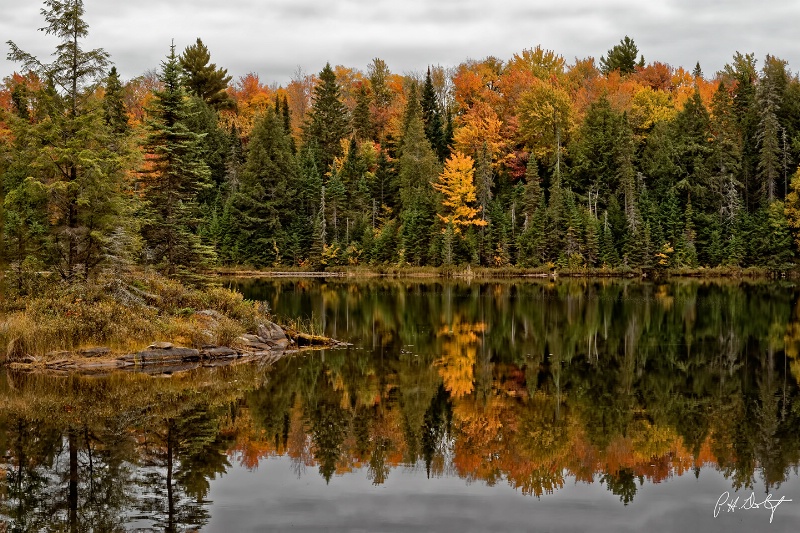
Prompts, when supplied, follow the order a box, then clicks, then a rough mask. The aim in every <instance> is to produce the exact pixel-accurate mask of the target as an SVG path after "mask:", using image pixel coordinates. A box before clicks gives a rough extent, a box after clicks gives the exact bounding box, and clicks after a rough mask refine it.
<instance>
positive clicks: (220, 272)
mask: <svg viewBox="0 0 800 533" xmlns="http://www.w3.org/2000/svg"><path fill="white" fill-rule="evenodd" d="M207 275H209V276H210V277H213V278H241V279H256V278H309V279H311V278H349V279H360V278H365V279H368V278H397V279H407V278H418V279H419V278H432V279H433V278H435V279H548V278H549V279H557V278H572V279H589V278H616V279H640V280H643V281H650V280H663V279H670V278H695V279H713V278H725V279H797V278H799V277H800V272H798V271H797V270H771V269H768V268H764V267H747V268H739V267H736V268H733V267H713V268H703V267H700V268H680V269H666V270H640V269H637V270H632V269H605V268H589V269H565V270H558V269H555V268H553V269H550V268H541V267H539V268H515V267H505V268H494V267H476V268H472V267H470V266H467V267H457V268H455V267H412V266H403V267H377V268H372V267H351V268H348V267H333V268H331V269H330V270H314V271H312V270H286V269H280V270H278V269H270V268H267V269H260V270H259V269H252V268H246V267H241V268H238V267H231V268H219V269H215V270H212V271H210V272H208V273H207Z"/></svg>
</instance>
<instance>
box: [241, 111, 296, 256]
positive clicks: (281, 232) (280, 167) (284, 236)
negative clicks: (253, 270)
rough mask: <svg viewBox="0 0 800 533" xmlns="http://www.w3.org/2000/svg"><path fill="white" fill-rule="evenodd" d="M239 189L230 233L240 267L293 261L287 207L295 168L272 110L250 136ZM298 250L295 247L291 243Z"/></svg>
mask: <svg viewBox="0 0 800 533" xmlns="http://www.w3.org/2000/svg"><path fill="white" fill-rule="evenodd" d="M241 179H242V185H241V188H240V190H239V192H237V193H236V194H234V195H232V196H231V200H230V204H231V208H232V212H233V214H234V216H233V219H232V220H231V229H230V231H231V233H233V234H234V235H236V236H237V242H238V246H237V247H238V249H239V251H240V253H241V254H242V257H240V258H239V261H240V262H246V263H248V264H251V265H255V266H264V265H273V264H280V263H283V262H285V261H286V259H287V257H288V258H290V261H291V262H293V261H294V259H295V255H296V250H294V249H293V248H292V232H291V231H289V227H290V225H291V221H292V220H293V219H295V218H297V213H296V212H295V210H294V208H293V207H292V205H291V200H292V199H293V198H295V196H296V194H295V191H296V188H297V185H298V182H299V169H298V167H297V162H296V159H295V158H294V156H293V155H292V153H291V146H290V143H289V136H288V135H287V134H286V131H285V130H284V126H283V119H282V117H281V116H280V115H278V114H276V113H275V112H274V111H272V109H270V110H269V111H267V113H266V114H265V115H263V116H261V117H260V118H259V119H258V120H257V122H256V124H255V126H254V127H253V131H252V133H251V135H250V143H249V144H248V147H247V160H246V162H245V164H244V168H243V170H242V178H241ZM294 246H295V247H296V246H298V243H294Z"/></svg>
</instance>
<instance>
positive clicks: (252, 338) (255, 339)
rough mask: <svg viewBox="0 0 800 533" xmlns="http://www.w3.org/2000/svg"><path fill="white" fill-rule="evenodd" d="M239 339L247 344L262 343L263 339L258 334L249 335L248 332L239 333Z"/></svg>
mask: <svg viewBox="0 0 800 533" xmlns="http://www.w3.org/2000/svg"><path fill="white" fill-rule="evenodd" d="M239 341H240V342H242V343H243V344H248V345H254V344H264V339H262V338H261V337H259V336H258V335H251V334H250V333H245V334H244V335H240V336H239Z"/></svg>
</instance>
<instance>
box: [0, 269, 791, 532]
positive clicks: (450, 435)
mask: <svg viewBox="0 0 800 533" xmlns="http://www.w3.org/2000/svg"><path fill="white" fill-rule="evenodd" d="M244 289H245V290H246V291H248V292H249V293H250V296H258V297H261V298H263V299H266V300H267V301H268V302H269V303H270V305H271V306H272V307H273V308H274V309H278V310H279V311H281V312H282V313H283V314H286V315H301V316H302V315H305V316H308V315H311V314H312V313H314V314H315V315H316V316H317V317H319V320H321V321H322V322H324V326H325V329H326V331H327V332H328V333H334V332H335V334H336V335H337V336H339V337H342V338H347V339H348V340H349V341H351V342H353V343H354V346H353V347H352V348H350V349H343V350H328V351H324V352H307V353H303V354H298V355H295V356H292V357H288V358H286V359H284V360H281V361H279V362H278V363H277V364H276V365H275V366H274V367H272V368H269V369H265V368H261V367H259V366H257V365H242V366H236V367H229V368H221V369H213V370H202V371H193V372H191V373H188V374H186V375H183V376H173V377H172V378H169V379H157V378H156V379H154V378H149V377H146V376H138V375H124V376H113V377H110V378H78V377H54V376H42V375H20V374H14V373H11V372H9V373H7V374H5V375H4V376H3V377H2V378H1V380H0V392H1V394H0V424H2V427H0V446H2V448H3V451H4V454H3V455H4V456H5V460H4V463H5V464H4V465H3V470H4V479H5V481H4V482H3V483H2V484H1V485H0V510H1V511H2V514H3V516H4V520H5V521H6V522H7V524H8V525H9V526H10V528H9V529H11V530H14V531H28V530H43V529H61V530H70V531H88V530H104V531H121V530H124V529H126V528H130V527H157V528H161V529H164V530H165V531H179V530H183V529H185V528H189V527H200V526H202V525H203V524H205V523H207V521H208V520H209V516H208V506H207V505H206V504H207V501H206V498H207V496H208V494H209V490H210V486H211V483H212V481H213V480H214V479H215V478H217V477H218V476H221V475H224V474H225V472H227V471H228V469H229V468H230V466H231V464H232V462H234V461H236V462H238V463H239V464H240V465H242V466H243V467H246V468H249V469H254V468H256V467H257V466H258V464H259V462H260V461H261V460H263V459H265V458H267V457H271V456H284V455H285V456H288V457H290V458H292V460H293V461H294V463H295V465H296V468H297V472H298V474H300V475H312V474H311V473H310V472H309V470H308V469H307V467H310V468H312V469H316V470H318V472H319V474H320V475H321V476H322V477H323V478H324V479H325V480H326V481H327V482H329V483H335V479H334V478H335V476H337V475H342V474H345V473H347V472H351V471H355V470H363V471H364V472H365V474H366V476H368V478H369V479H370V480H371V481H372V482H373V483H374V484H376V485H380V484H383V483H385V482H386V480H387V479H388V478H389V477H391V475H392V471H393V469H395V468H397V467H399V466H407V465H417V466H419V467H421V468H424V469H425V472H426V473H427V476H428V477H437V476H459V477H461V478H463V479H465V480H468V481H482V482H485V483H487V484H489V485H492V484H496V483H507V484H509V485H510V486H512V487H514V488H515V489H518V490H519V491H521V492H522V493H524V494H530V495H533V496H537V497H540V496H542V495H546V494H552V493H555V492H557V491H558V490H559V489H560V488H561V487H562V486H563V485H564V483H565V480H566V479H567V478H569V477H572V478H574V479H575V480H578V481H581V482H587V483H598V484H601V485H602V486H604V487H606V488H607V489H608V490H609V491H611V492H612V493H613V494H615V495H617V496H618V497H619V499H620V501H621V502H622V503H624V504H626V505H627V504H631V503H632V502H634V500H635V496H636V493H637V488H638V487H641V485H642V484H644V483H655V482H660V481H664V480H666V479H669V478H671V477H673V476H680V475H684V474H687V473H689V474H692V475H700V469H701V467H711V468H715V469H718V470H719V471H720V472H722V473H723V474H724V475H725V477H726V478H727V479H728V480H729V481H730V484H731V487H732V488H733V489H741V488H747V489H753V490H755V489H756V488H758V489H761V487H762V485H763V487H764V489H767V490H774V489H776V488H779V487H780V484H781V483H783V482H785V481H786V480H787V479H788V478H789V476H790V475H792V474H791V471H792V468H793V467H796V465H797V464H798V460H799V459H800V457H799V453H798V450H800V442H798V440H799V439H800V434H798V432H797V431H796V428H797V427H798V423H800V420H799V418H800V408H798V405H800V403H798V402H797V395H798V387H797V383H798V377H799V376H800V355H799V354H800V325H799V324H798V316H799V315H800V307H799V306H798V298H797V296H798V292H797V290H796V289H795V287H794V286H793V285H788V284H777V283H755V284H726V283H721V284H712V283H696V282H674V283H669V284H642V283H630V282H619V281H615V282H608V281H605V282H600V281H598V282H559V283H558V284H554V283H512V282H498V283H472V284H467V283H461V284H458V283H450V284H444V283H410V282H391V283H390V282H370V283H355V284H353V283H343V282H342V283H335V282H327V283H326V282H322V283H318V282H314V283H312V282H308V281H299V282H298V281H279V282H270V283H264V284H262V285H254V286H249V287H244ZM323 317H324V318H323Z"/></svg>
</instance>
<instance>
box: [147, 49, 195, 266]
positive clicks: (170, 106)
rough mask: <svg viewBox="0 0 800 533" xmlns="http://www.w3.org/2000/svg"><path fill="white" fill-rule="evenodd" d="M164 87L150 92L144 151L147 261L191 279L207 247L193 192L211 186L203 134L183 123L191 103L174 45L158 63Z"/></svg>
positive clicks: (186, 119)
mask: <svg viewBox="0 0 800 533" xmlns="http://www.w3.org/2000/svg"><path fill="white" fill-rule="evenodd" d="M160 80H161V82H162V83H163V87H164V88H163V90H160V91H156V92H155V93H154V97H155V98H154V101H153V105H152V107H151V108H150V110H149V115H150V118H149V120H148V124H147V127H148V130H149V134H148V137H147V140H146V142H145V149H146V150H147V151H148V153H150V154H151V158H150V159H149V163H150V165H149V168H148V169H147V171H146V175H147V178H148V180H147V183H146V184H145V186H146V188H145V193H144V196H145V199H146V201H147V207H146V209H145V221H144V222H143V226H142V236H143V237H144V239H145V242H146V245H147V250H146V256H147V260H148V262H150V263H152V264H155V265H156V266H158V267H159V268H160V269H162V270H163V271H164V272H166V273H167V274H168V275H178V276H181V277H189V276H190V274H191V272H192V271H194V270H196V269H198V268H201V267H202V266H203V265H205V264H207V262H208V261H209V259H210V255H211V254H210V251H209V250H208V249H207V248H205V247H204V246H202V245H201V244H200V239H199V236H198V235H197V233H196V228H197V224H198V207H197V202H196V201H195V198H196V197H197V194H198V193H199V192H200V191H202V190H203V189H205V188H207V187H208V186H209V178H210V173H209V169H208V165H206V163H205V161H204V160H203V158H202V156H201V151H202V138H201V136H200V135H199V134H197V133H194V132H193V131H191V130H190V129H189V127H188V126H187V122H188V121H189V119H190V117H189V104H188V98H187V95H186V92H185V90H184V88H183V86H182V84H181V81H180V67H179V65H178V58H177V57H176V55H175V46H174V45H172V46H171V47H170V54H169V56H168V57H167V60H166V61H163V62H162V63H161V75H160Z"/></svg>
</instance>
